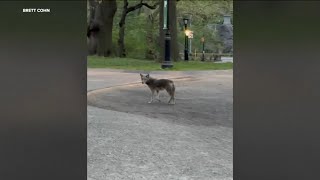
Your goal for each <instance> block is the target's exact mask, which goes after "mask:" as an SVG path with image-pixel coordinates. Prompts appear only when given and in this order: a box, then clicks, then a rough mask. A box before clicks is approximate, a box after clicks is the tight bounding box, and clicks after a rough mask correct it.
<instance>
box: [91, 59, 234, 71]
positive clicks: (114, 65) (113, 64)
mask: <svg viewBox="0 0 320 180" xmlns="http://www.w3.org/2000/svg"><path fill="white" fill-rule="evenodd" d="M173 64H174V65H173V68H171V69H165V70H163V69H161V64H160V63H157V62H154V61H151V60H141V59H132V58H104V57H98V56H89V57H88V68H111V69H125V70H146V71H155V70H163V71H167V70H174V71H186V70H224V69H232V67H233V63H229V62H228V63H213V62H201V61H189V62H184V61H179V62H174V63H173Z"/></svg>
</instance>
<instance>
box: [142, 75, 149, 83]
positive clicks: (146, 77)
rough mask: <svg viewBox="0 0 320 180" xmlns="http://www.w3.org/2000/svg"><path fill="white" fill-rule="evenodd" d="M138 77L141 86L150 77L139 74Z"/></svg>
mask: <svg viewBox="0 0 320 180" xmlns="http://www.w3.org/2000/svg"><path fill="white" fill-rule="evenodd" d="M140 77H141V83H142V84H145V83H146V82H147V81H148V80H149V79H150V75H149V74H147V75H143V74H140Z"/></svg>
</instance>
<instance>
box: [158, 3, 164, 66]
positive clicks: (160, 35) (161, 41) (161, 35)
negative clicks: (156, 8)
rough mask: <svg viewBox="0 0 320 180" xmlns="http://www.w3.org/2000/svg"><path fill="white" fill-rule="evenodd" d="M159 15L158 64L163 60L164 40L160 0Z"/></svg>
mask: <svg viewBox="0 0 320 180" xmlns="http://www.w3.org/2000/svg"><path fill="white" fill-rule="evenodd" d="M160 1H161V2H160V14H159V38H158V42H159V43H158V44H159V59H158V61H159V62H162V61H163V60H164V53H165V52H164V40H165V39H164V38H165V34H164V33H165V32H164V30H163V4H164V0H160Z"/></svg>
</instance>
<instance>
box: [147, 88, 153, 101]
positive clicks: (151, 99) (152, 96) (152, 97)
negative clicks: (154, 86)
mask: <svg viewBox="0 0 320 180" xmlns="http://www.w3.org/2000/svg"><path fill="white" fill-rule="evenodd" d="M153 96H154V90H151V99H150V101H149V102H148V103H149V104H150V103H152V102H153Z"/></svg>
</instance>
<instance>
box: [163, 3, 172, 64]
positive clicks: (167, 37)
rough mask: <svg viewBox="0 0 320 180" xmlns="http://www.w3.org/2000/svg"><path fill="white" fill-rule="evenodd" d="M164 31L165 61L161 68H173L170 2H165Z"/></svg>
mask: <svg viewBox="0 0 320 180" xmlns="http://www.w3.org/2000/svg"><path fill="white" fill-rule="evenodd" d="M163 2H164V4H163V29H164V30H165V31H166V35H165V42H164V51H165V52H164V61H163V62H162V64H161V68H162V69H165V68H172V67H173V64H172V61H171V59H170V41H171V36H170V29H169V0H164V1H163Z"/></svg>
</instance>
